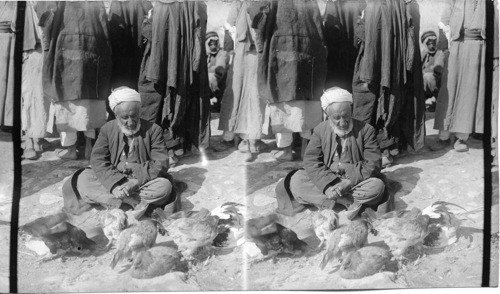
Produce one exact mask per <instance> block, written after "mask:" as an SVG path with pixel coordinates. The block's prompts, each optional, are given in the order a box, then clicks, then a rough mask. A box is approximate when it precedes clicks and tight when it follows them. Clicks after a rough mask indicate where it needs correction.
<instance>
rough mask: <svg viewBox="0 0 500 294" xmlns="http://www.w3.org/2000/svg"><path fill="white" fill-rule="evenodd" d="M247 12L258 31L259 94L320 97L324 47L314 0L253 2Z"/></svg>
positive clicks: (280, 97)
mask: <svg viewBox="0 0 500 294" xmlns="http://www.w3.org/2000/svg"><path fill="white" fill-rule="evenodd" d="M248 12H249V14H250V16H251V19H252V28H254V29H256V32H257V40H256V47H257V51H258V53H259V54H258V57H259V59H258V75H257V76H258V83H259V93H260V95H261V97H262V98H263V99H265V100H267V101H269V102H271V103H274V102H286V101H294V100H319V99H320V97H321V95H322V93H323V90H324V85H325V78H326V70H327V63H326V55H327V50H326V46H325V44H324V42H323V20H322V18H321V15H320V11H319V7H318V4H317V2H316V0H278V1H276V0H275V1H260V2H254V3H252V4H251V5H250V7H249V9H248Z"/></svg>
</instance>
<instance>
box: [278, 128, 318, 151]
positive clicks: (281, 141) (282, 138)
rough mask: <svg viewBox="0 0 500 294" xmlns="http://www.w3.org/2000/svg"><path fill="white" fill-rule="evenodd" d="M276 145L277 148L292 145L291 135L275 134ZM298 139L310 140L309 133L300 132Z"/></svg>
mask: <svg viewBox="0 0 500 294" xmlns="http://www.w3.org/2000/svg"><path fill="white" fill-rule="evenodd" d="M275 137H276V145H278V148H285V147H288V146H291V145H292V142H293V133H276V135H275ZM300 137H301V138H303V139H307V140H309V139H311V131H304V132H300Z"/></svg>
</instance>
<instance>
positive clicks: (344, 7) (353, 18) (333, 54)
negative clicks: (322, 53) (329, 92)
mask: <svg viewBox="0 0 500 294" xmlns="http://www.w3.org/2000/svg"><path fill="white" fill-rule="evenodd" d="M365 6H366V3H365V2H364V1H359V0H338V1H335V2H332V1H328V2H327V3H326V11H325V16H324V20H325V42H326V46H327V48H328V74H327V76H326V84H325V88H326V89H328V88H330V87H333V86H337V87H340V88H342V89H345V90H347V91H349V92H352V77H353V74H354V64H355V63H356V57H357V55H358V44H357V42H356V38H355V32H354V31H355V27H356V23H357V21H358V18H359V17H360V16H361V12H362V11H363V9H364V8H365Z"/></svg>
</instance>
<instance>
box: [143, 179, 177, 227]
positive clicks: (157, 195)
mask: <svg viewBox="0 0 500 294" xmlns="http://www.w3.org/2000/svg"><path fill="white" fill-rule="evenodd" d="M172 188H173V186H172V182H170V180H168V179H165V178H156V179H153V180H151V181H149V182H147V183H145V184H144V185H142V186H141V187H140V188H139V190H138V191H137V192H136V193H134V195H133V197H134V198H136V199H137V198H138V200H139V201H140V203H139V204H138V205H137V206H135V207H134V216H135V218H137V219H139V218H140V217H141V216H142V215H143V214H144V213H145V212H146V210H147V209H148V207H149V204H154V205H158V206H160V205H164V204H166V203H168V201H169V200H170V197H171V195H172Z"/></svg>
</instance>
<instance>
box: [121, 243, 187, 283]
mask: <svg viewBox="0 0 500 294" xmlns="http://www.w3.org/2000/svg"><path fill="white" fill-rule="evenodd" d="M181 257H182V256H181V254H180V253H179V252H178V251H177V250H175V249H173V248H170V247H166V246H154V247H152V248H151V249H149V250H147V251H141V252H139V253H138V254H137V255H136V257H135V259H134V263H133V264H132V268H131V271H130V276H132V278H135V279H151V278H154V277H158V276H162V275H164V274H166V273H170V272H174V271H181V272H186V271H187V270H188V268H187V265H186V264H185V263H184V262H182V261H181Z"/></svg>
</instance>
